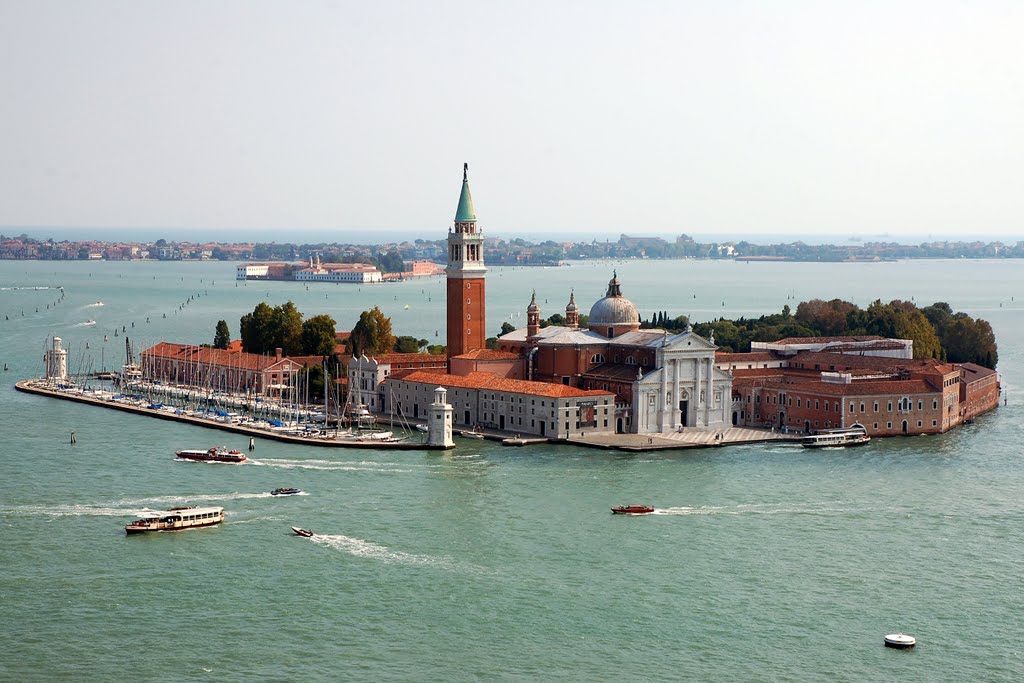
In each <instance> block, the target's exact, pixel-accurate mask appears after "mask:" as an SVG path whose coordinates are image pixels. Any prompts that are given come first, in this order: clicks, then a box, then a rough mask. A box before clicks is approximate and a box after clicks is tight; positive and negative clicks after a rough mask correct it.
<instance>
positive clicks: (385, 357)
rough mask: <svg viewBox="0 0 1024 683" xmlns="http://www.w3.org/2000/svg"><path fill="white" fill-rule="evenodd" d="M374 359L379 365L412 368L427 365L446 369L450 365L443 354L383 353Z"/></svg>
mask: <svg viewBox="0 0 1024 683" xmlns="http://www.w3.org/2000/svg"><path fill="white" fill-rule="evenodd" d="M372 358H373V360H375V361H377V363H389V364H391V365H405V366H410V367H411V366H418V367H423V366H425V365H427V366H431V367H446V366H447V365H448V356H445V355H443V354H442V355H437V354H431V353H382V354H380V355H379V356H373V357H372Z"/></svg>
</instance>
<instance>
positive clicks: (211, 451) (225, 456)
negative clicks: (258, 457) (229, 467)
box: [174, 446, 248, 463]
mask: <svg viewBox="0 0 1024 683" xmlns="http://www.w3.org/2000/svg"><path fill="white" fill-rule="evenodd" d="M174 454H175V455H176V456H178V457H179V458H181V459H182V460H196V461H199V462H232V463H240V462H245V461H246V460H248V458H246V457H245V453H243V452H242V451H233V450H229V449H227V448H225V447H224V446H214V447H212V448H208V449H206V450H205V451H202V450H191V449H184V450H180V451H175V453H174Z"/></svg>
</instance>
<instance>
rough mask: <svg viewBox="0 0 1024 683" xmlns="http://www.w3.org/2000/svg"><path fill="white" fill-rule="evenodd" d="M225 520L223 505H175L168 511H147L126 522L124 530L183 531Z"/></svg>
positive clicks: (135, 532) (128, 532)
mask: <svg viewBox="0 0 1024 683" xmlns="http://www.w3.org/2000/svg"><path fill="white" fill-rule="evenodd" d="M223 521H224V508H222V507H204V508H197V507H174V508H171V509H170V510H167V511H166V512H160V511H153V512H146V513H144V514H142V515H141V516H140V517H139V518H138V519H136V520H135V521H133V522H131V523H130V524H125V526H124V530H125V533H127V534H144V533H147V532H150V531H182V530H183V529H195V528H197V527H203V526H213V525H214V524H220V523H221V522H223Z"/></svg>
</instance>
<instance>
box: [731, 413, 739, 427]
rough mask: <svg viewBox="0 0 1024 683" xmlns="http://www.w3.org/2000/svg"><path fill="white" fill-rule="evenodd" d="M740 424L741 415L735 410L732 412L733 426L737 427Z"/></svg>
mask: <svg viewBox="0 0 1024 683" xmlns="http://www.w3.org/2000/svg"><path fill="white" fill-rule="evenodd" d="M739 423H740V414H739V413H738V412H736V411H735V410H734V411H732V426H733V427H735V426H736V425H738V424H739Z"/></svg>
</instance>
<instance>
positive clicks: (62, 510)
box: [0, 505, 149, 517]
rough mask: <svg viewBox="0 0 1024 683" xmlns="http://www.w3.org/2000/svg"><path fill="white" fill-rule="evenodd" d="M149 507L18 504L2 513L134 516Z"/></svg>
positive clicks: (63, 515) (48, 515) (61, 515)
mask: <svg viewBox="0 0 1024 683" xmlns="http://www.w3.org/2000/svg"><path fill="white" fill-rule="evenodd" d="M148 511H149V508H148V507H106V506H102V505H17V506H11V507H2V508H0V515H27V516H41V517H132V516H137V515H139V514H141V513H143V512H148Z"/></svg>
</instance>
